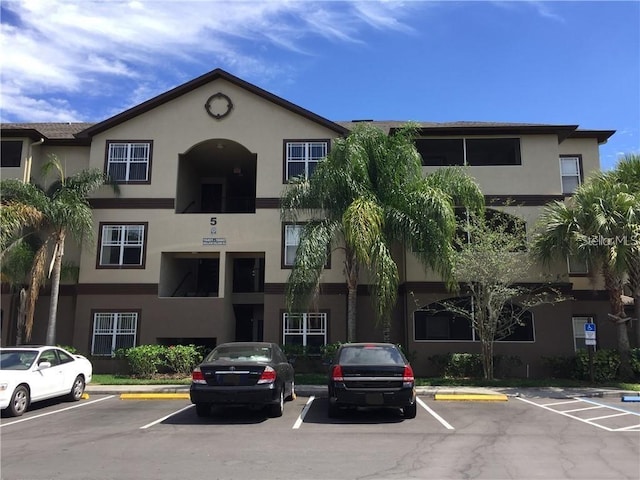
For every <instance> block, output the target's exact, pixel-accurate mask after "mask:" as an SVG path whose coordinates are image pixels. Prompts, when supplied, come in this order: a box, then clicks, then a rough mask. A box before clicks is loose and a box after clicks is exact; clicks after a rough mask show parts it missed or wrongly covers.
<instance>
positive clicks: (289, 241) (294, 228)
mask: <svg viewBox="0 0 640 480" xmlns="http://www.w3.org/2000/svg"><path fill="white" fill-rule="evenodd" d="M303 227H304V225H303V224H300V223H297V224H286V225H285V226H284V252H283V265H284V266H286V267H292V266H293V264H294V263H295V261H296V251H297V250H298V244H299V243H300V233H301V232H302V229H303Z"/></svg>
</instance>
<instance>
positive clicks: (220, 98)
mask: <svg viewBox="0 0 640 480" xmlns="http://www.w3.org/2000/svg"><path fill="white" fill-rule="evenodd" d="M204 108H205V110H206V111H207V113H208V114H209V115H211V116H212V117H213V118H215V119H216V120H220V119H222V118H224V117H226V116H227V115H229V113H230V112H231V110H232V109H233V103H232V102H231V99H230V98H229V97H228V96H226V95H225V94H224V93H221V92H218V93H214V94H213V95H211V96H210V97H209V99H208V100H207V103H205V104H204Z"/></svg>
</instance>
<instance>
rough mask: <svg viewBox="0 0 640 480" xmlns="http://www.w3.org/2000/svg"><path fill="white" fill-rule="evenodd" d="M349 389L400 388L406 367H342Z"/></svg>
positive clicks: (345, 382)
mask: <svg viewBox="0 0 640 480" xmlns="http://www.w3.org/2000/svg"><path fill="white" fill-rule="evenodd" d="M342 375H343V378H344V384H345V386H346V387H347V388H364V389H366V388H377V389H380V388H400V387H402V382H403V378H404V365H384V366H380V365H376V366H369V365H342Z"/></svg>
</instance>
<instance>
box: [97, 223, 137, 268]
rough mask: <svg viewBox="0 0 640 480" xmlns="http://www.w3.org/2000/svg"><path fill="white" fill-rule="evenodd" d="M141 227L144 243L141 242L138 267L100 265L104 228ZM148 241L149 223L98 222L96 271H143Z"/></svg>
mask: <svg viewBox="0 0 640 480" xmlns="http://www.w3.org/2000/svg"><path fill="white" fill-rule="evenodd" d="M123 225H142V226H143V227H144V228H143V230H142V232H143V235H144V241H143V242H142V263H141V264H140V265H101V264H100V254H101V253H102V230H103V227H105V226H118V227H120V226H123ZM148 241H149V222H100V224H99V225H98V248H97V250H98V251H97V252H96V270H144V269H145V268H146V264H147V242H148Z"/></svg>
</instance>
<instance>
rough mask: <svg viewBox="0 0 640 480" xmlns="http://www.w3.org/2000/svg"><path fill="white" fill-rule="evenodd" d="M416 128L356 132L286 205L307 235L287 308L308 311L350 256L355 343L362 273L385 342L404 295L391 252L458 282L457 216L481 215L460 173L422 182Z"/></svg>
mask: <svg viewBox="0 0 640 480" xmlns="http://www.w3.org/2000/svg"><path fill="white" fill-rule="evenodd" d="M416 133H417V128H416V126H415V125H414V124H407V125H405V126H404V127H403V128H401V129H399V130H398V131H397V132H396V133H395V134H392V135H387V134H385V133H384V132H383V131H382V130H380V129H379V128H376V127H374V126H372V125H367V124H363V125H358V126H357V127H356V128H355V129H354V130H353V131H352V132H351V133H350V134H349V135H348V136H347V137H346V138H341V139H337V140H336V141H335V144H334V146H333V148H332V150H331V151H330V153H329V154H328V155H327V157H326V159H325V160H323V161H322V162H320V163H319V165H318V167H317V168H316V170H315V172H314V173H313V175H312V176H311V178H310V179H304V178H299V179H296V180H294V181H292V183H291V184H290V185H288V187H287V188H286V189H285V191H284V193H283V195H282V198H281V214H282V218H283V219H284V220H285V221H287V220H289V221H295V220H298V219H300V218H302V219H303V220H305V221H306V222H307V223H306V224H305V226H304V227H303V229H302V232H301V235H300V241H299V244H298V249H297V252H296V258H295V262H294V265H293V268H292V271H291V273H290V275H289V279H288V282H287V288H286V298H287V308H288V309H289V311H301V310H304V309H306V308H307V307H308V305H309V304H310V303H311V302H310V301H311V299H313V298H314V297H315V296H316V295H317V294H318V292H319V288H320V280H321V275H322V272H323V270H324V266H325V265H326V264H327V260H328V256H329V255H330V252H331V250H332V247H335V248H336V249H341V250H342V251H343V253H344V273H345V277H346V284H347V292H348V295H347V338H348V340H349V341H355V339H356V300H357V287H358V283H359V274H360V270H361V268H367V269H368V270H369V273H370V278H371V279H372V285H371V298H372V301H373V306H374V311H375V315H376V319H377V321H378V323H381V324H382V326H383V332H384V336H385V340H388V339H389V335H390V314H391V311H392V309H393V307H394V306H395V303H396V300H397V292H398V283H399V275H398V266H397V263H396V261H395V259H394V258H393V256H392V253H391V248H392V246H393V245H395V244H398V243H399V244H403V245H404V246H405V247H409V248H411V249H412V250H413V251H414V252H415V254H416V256H417V257H418V258H419V260H420V261H421V262H422V263H423V265H425V266H428V267H431V268H433V269H434V270H435V271H436V272H438V273H440V274H441V275H442V277H443V278H444V279H445V280H446V281H447V282H450V281H451V278H452V276H451V271H452V254H453V247H452V239H453V237H454V234H455V231H456V217H455V212H454V207H455V206H456V205H459V206H465V207H469V208H472V209H475V210H477V209H482V207H483V206H484V198H483V196H482V194H481V192H480V189H479V187H478V185H477V184H476V183H475V182H474V181H473V180H472V179H471V178H470V177H469V176H467V175H466V174H465V173H464V172H463V171H462V170H460V169H446V170H439V171H436V172H434V173H432V174H431V175H428V176H426V178H425V176H424V175H423V173H422V161H421V158H420V155H419V153H418V152H417V150H416V148H415V144H414V142H413V139H414V138H415V135H416Z"/></svg>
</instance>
